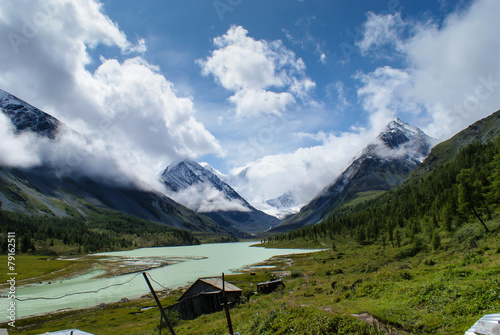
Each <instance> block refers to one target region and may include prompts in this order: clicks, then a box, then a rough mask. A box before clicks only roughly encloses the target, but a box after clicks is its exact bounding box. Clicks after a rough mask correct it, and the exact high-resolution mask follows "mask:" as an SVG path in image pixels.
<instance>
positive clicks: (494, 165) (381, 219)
mask: <svg viewBox="0 0 500 335" xmlns="http://www.w3.org/2000/svg"><path fill="white" fill-rule="evenodd" d="M414 176H419V175H418V174H415V175H414ZM499 202H500V136H499V137H497V138H496V140H495V141H490V142H488V143H481V142H475V143H472V144H469V145H467V146H465V147H463V148H462V149H461V150H459V152H458V153H457V155H456V156H455V157H454V159H453V160H452V161H451V162H449V163H446V164H443V165H441V166H437V167H436V168H435V169H434V170H433V171H430V172H428V173H426V174H425V175H421V177H413V178H409V179H407V182H405V183H403V184H402V185H400V186H399V187H397V188H395V189H393V190H391V191H389V192H386V193H384V194H383V195H381V196H379V197H378V198H376V199H373V200H371V201H368V202H365V203H361V204H358V205H356V206H340V207H339V208H337V209H336V210H334V211H333V212H332V213H331V214H330V215H329V216H328V217H327V218H325V219H324V220H323V221H322V222H320V223H318V224H316V225H312V226H307V227H303V228H300V229H298V230H296V231H292V232H290V233H287V234H279V235H275V236H272V237H271V238H270V239H269V240H271V241H283V240H295V239H306V240H318V239H325V238H328V239H331V240H333V239H334V238H335V236H336V235H344V236H349V237H350V238H352V239H354V240H356V241H357V242H359V243H361V244H369V243H374V242H380V243H382V244H383V245H384V247H385V245H386V244H390V245H392V246H401V244H402V242H403V239H405V240H406V241H407V243H411V244H413V245H416V246H420V247H423V245H424V244H426V245H431V246H432V247H434V248H439V246H440V239H441V235H442V234H445V233H447V232H448V233H452V232H456V231H458V230H460V229H461V228H462V227H463V226H464V224H466V223H470V222H473V221H474V222H478V223H480V224H481V226H482V227H483V229H484V231H485V232H486V233H488V232H490V231H491V228H489V227H488V225H487V221H488V220H489V219H491V218H492V216H493V214H494V213H495V212H496V211H497V210H498V204H499Z"/></svg>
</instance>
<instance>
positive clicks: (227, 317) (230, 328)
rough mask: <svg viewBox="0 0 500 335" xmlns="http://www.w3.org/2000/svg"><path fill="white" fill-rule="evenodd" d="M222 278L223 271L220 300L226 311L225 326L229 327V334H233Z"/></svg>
mask: <svg viewBox="0 0 500 335" xmlns="http://www.w3.org/2000/svg"><path fill="white" fill-rule="evenodd" d="M225 283H226V282H225V280H224V272H222V301H223V302H224V310H225V311H226V319H227V327H228V328H229V335H233V324H232V323H231V315H230V314H229V306H228V304H227V297H226V284H225Z"/></svg>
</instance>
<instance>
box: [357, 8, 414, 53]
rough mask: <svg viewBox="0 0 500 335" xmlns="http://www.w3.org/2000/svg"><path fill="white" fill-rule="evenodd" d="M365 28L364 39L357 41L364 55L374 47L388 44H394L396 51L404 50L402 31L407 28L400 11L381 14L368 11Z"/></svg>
mask: <svg viewBox="0 0 500 335" xmlns="http://www.w3.org/2000/svg"><path fill="white" fill-rule="evenodd" d="M363 28H364V34H363V39H361V40H360V41H357V42H356V45H357V46H358V47H359V48H360V50H361V53H362V54H363V55H366V54H367V53H368V52H369V51H370V50H371V49H373V48H376V49H378V48H380V47H382V46H386V45H390V46H392V47H393V48H394V49H395V50H396V51H402V49H403V41H402V40H401V32H402V30H404V28H405V23H404V22H403V20H402V19H401V14H400V13H395V14H386V15H379V14H375V13H373V12H368V14H367V20H366V21H365V23H364V24H363ZM377 51H378V52H379V50H377Z"/></svg>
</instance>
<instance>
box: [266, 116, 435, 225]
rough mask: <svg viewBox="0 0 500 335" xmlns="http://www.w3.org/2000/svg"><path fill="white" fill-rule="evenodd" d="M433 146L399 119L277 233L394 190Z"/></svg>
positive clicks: (309, 223) (314, 221)
mask: <svg viewBox="0 0 500 335" xmlns="http://www.w3.org/2000/svg"><path fill="white" fill-rule="evenodd" d="M432 144H433V140H432V139H431V138H430V137H429V136H427V135H426V134H425V133H423V132H422V131H421V130H420V129H418V128H416V127H413V126H411V125H409V124H406V123H404V122H403V121H401V120H400V119H397V118H396V119H395V120H393V121H391V122H390V123H389V124H388V125H387V127H386V129H385V131H384V132H382V133H381V134H380V135H379V136H378V137H377V139H376V141H375V142H373V143H371V144H369V145H368V146H367V147H366V148H365V149H363V151H362V152H361V153H360V154H359V155H358V156H357V157H356V158H355V159H354V161H353V162H352V163H351V165H350V166H349V167H348V168H347V169H346V170H345V171H344V172H343V173H342V174H341V175H340V176H338V177H337V178H336V179H335V180H334V181H333V182H332V183H331V184H330V185H328V186H327V187H325V188H324V189H323V191H321V192H320V194H318V195H317V196H316V197H315V198H314V199H313V200H312V201H311V202H310V203H309V204H307V205H306V206H304V207H303V208H302V209H301V210H300V212H299V213H297V214H295V215H294V216H292V217H290V218H288V219H286V220H284V221H283V222H282V223H281V224H280V225H279V226H278V227H276V228H274V229H273V231H289V230H292V229H297V228H300V227H303V226H306V225H311V224H315V223H317V222H319V221H321V220H322V219H323V218H325V217H326V216H327V215H328V214H329V213H330V212H331V211H332V210H334V209H335V208H336V207H338V206H340V205H341V204H342V203H345V202H348V201H353V200H355V199H358V200H359V199H360V198H361V199H362V198H370V197H373V196H374V195H377V194H379V193H380V192H383V191H387V190H390V189H392V188H394V187H395V186H397V185H399V184H400V183H401V182H402V181H403V180H404V179H405V178H406V177H407V176H408V175H409V174H410V173H411V172H412V171H414V170H415V169H416V168H417V167H418V166H419V165H420V164H421V162H422V160H423V159H424V158H425V157H426V156H427V155H428V153H429V151H430V149H431V147H432Z"/></svg>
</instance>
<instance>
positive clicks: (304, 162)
mask: <svg viewBox="0 0 500 335" xmlns="http://www.w3.org/2000/svg"><path fill="white" fill-rule="evenodd" d="M499 12H500V2H498V1H495V0H476V1H474V2H472V3H471V5H470V6H469V7H467V8H466V9H464V10H460V11H457V12H455V13H452V14H451V15H449V16H448V17H447V18H446V19H445V20H444V21H443V22H442V23H441V24H439V25H438V24H435V23H433V21H432V20H427V21H424V22H418V21H408V22H405V21H404V20H403V19H402V17H401V15H400V14H398V13H396V14H373V13H368V14H367V20H366V22H365V24H364V27H365V30H364V31H365V34H364V36H363V38H362V39H361V40H360V41H359V42H358V47H359V48H360V50H361V52H362V53H363V55H365V56H367V57H368V56H373V55H375V56H376V54H377V53H379V54H380V52H382V55H384V56H390V55H391V52H392V54H397V55H398V58H399V60H402V62H399V61H398V62H399V63H400V64H403V66H400V67H398V66H397V65H394V63H392V64H393V65H392V66H390V65H386V66H381V67H378V68H376V69H374V70H373V71H368V72H358V73H356V74H355V76H354V79H356V80H358V81H359V83H360V86H359V87H358V90H357V93H358V97H359V102H360V103H361V105H362V107H363V109H364V112H365V115H366V116H367V121H366V123H364V124H361V125H353V126H352V127H351V132H346V133H342V134H328V135H327V136H325V134H323V133H321V132H319V133H318V134H317V135H314V134H304V133H298V134H297V135H298V136H300V137H302V138H304V137H307V138H312V139H315V140H321V141H322V144H321V145H317V146H314V147H310V148H302V149H298V150H296V151H295V152H293V153H289V154H279V155H270V156H266V157H263V158H261V159H259V160H256V161H254V162H251V163H248V164H246V165H244V166H242V167H240V168H237V169H235V170H234V171H233V174H234V175H233V180H234V183H235V186H234V187H235V189H236V190H237V191H238V192H239V193H240V194H242V195H244V196H248V197H249V198H248V199H249V200H252V201H253V202H252V203H253V204H255V205H256V207H258V208H261V209H265V204H263V203H262V202H263V200H266V199H271V198H275V197H277V196H279V195H281V194H283V193H285V192H287V191H289V190H291V191H293V192H294V194H295V195H296V196H297V197H298V198H297V201H298V202H302V203H304V202H308V201H309V200H311V199H312V198H313V197H314V196H315V195H316V194H317V193H318V192H319V191H320V190H321V189H322V188H323V187H324V186H325V185H326V184H328V183H329V182H331V181H332V180H333V179H334V178H335V177H336V176H337V175H338V174H339V173H341V172H342V171H343V170H344V169H345V168H346V167H347V166H348V165H349V163H350V161H351V160H352V159H353V158H354V156H355V155H356V154H357V153H359V152H360V151H361V150H362V149H363V147H365V146H366V145H367V144H368V143H370V142H372V141H373V140H374V139H375V138H376V136H377V135H378V134H379V132H380V131H382V130H383V129H384V127H385V125H386V124H387V123H388V122H389V121H390V120H391V119H392V118H393V117H394V116H395V115H397V116H399V117H400V118H402V119H403V120H404V121H405V122H409V123H412V124H414V125H416V126H419V127H421V128H422V129H423V130H424V131H425V132H426V133H427V134H428V135H430V136H432V137H435V138H438V139H440V140H444V139H447V138H449V137H451V136H452V135H454V134H455V133H456V132H458V131H460V130H462V129H464V128H466V127H467V126H468V125H469V124H472V123H473V122H475V121H477V120H478V119H480V118H483V117H486V116H488V115H490V114H491V113H493V112H495V111H496V110H498V109H500V94H498V92H499V90H500V61H499V60H500V42H499V40H498V36H497V35H498V34H497V32H498V31H500V21H499V20H497V19H495V15H496V14H497V13H499ZM384 52H386V53H384ZM390 58H391V57H389V59H390ZM392 60H393V59H392ZM341 88H342V86H341V85H340V84H336V83H334V84H332V85H331V86H330V87H329V91H330V93H331V98H332V100H335V99H337V98H338V101H339V103H340V104H342V101H345V100H343V99H342V96H343V95H342V90H341ZM334 93H337V94H334ZM391 154H394V152H393V153H391ZM415 158H419V157H415ZM238 180H243V182H238ZM251 196H253V198H251Z"/></svg>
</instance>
